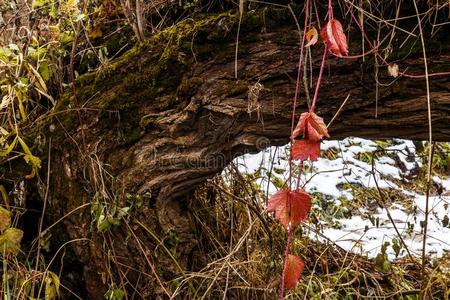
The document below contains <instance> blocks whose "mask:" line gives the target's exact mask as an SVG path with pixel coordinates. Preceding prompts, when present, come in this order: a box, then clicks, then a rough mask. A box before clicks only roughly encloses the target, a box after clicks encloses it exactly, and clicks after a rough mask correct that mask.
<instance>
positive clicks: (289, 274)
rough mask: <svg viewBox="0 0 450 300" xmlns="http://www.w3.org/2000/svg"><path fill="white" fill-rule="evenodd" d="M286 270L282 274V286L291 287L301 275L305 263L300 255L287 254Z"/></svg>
mask: <svg viewBox="0 0 450 300" xmlns="http://www.w3.org/2000/svg"><path fill="white" fill-rule="evenodd" d="M286 259H287V262H286V270H285V274H284V286H285V287H286V288H287V289H292V288H294V287H295V286H296V285H297V282H298V281H299V280H300V277H301V276H302V273H303V269H304V268H305V263H304V262H303V261H302V260H301V258H300V257H298V256H295V255H291V254H289V255H288V257H287V258H286Z"/></svg>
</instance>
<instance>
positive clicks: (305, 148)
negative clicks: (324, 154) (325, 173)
mask: <svg viewBox="0 0 450 300" xmlns="http://www.w3.org/2000/svg"><path fill="white" fill-rule="evenodd" d="M291 154H292V159H294V160H307V159H311V160H313V161H316V160H317V159H318V158H319V156H320V141H311V140H306V139H302V140H299V141H295V143H294V144H293V145H292V149H291Z"/></svg>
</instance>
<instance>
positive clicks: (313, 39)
mask: <svg viewBox="0 0 450 300" xmlns="http://www.w3.org/2000/svg"><path fill="white" fill-rule="evenodd" d="M305 37H306V41H307V44H306V45H305V47H309V46H312V45H314V44H315V43H317V40H318V39H319V33H318V32H317V29H316V28H315V27H311V29H309V30H308V32H306V36H305Z"/></svg>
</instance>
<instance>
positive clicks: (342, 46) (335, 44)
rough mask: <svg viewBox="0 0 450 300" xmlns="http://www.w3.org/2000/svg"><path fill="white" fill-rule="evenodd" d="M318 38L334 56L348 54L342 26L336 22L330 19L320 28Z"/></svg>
mask: <svg viewBox="0 0 450 300" xmlns="http://www.w3.org/2000/svg"><path fill="white" fill-rule="evenodd" d="M320 36H321V38H322V40H323V42H324V43H325V44H326V45H327V46H328V50H329V51H330V52H331V53H334V54H336V55H346V54H348V45H347V37H346V36H345V33H344V30H343V29H342V24H341V22H339V21H338V20H335V19H332V20H330V21H328V22H327V24H326V26H324V27H323V28H322V31H321V32H320Z"/></svg>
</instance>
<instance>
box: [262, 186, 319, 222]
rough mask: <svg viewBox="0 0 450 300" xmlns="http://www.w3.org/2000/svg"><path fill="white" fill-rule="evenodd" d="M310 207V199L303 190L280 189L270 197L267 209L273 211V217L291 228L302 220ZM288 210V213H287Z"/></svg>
mask: <svg viewBox="0 0 450 300" xmlns="http://www.w3.org/2000/svg"><path fill="white" fill-rule="evenodd" d="M310 209H311V199H310V197H309V195H308V193H306V192H305V191H304V190H297V191H289V190H286V189H284V190H280V191H278V192H276V193H275V194H273V195H272V197H270V199H269V201H268V204H267V211H269V212H275V219H277V220H278V221H279V222H280V223H281V224H283V225H284V226H285V227H286V228H288V225H289V222H290V223H291V225H292V228H295V227H297V225H298V224H300V222H302V221H304V220H305V219H306V217H307V215H308V212H309V210H310ZM289 212H290V214H289Z"/></svg>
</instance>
